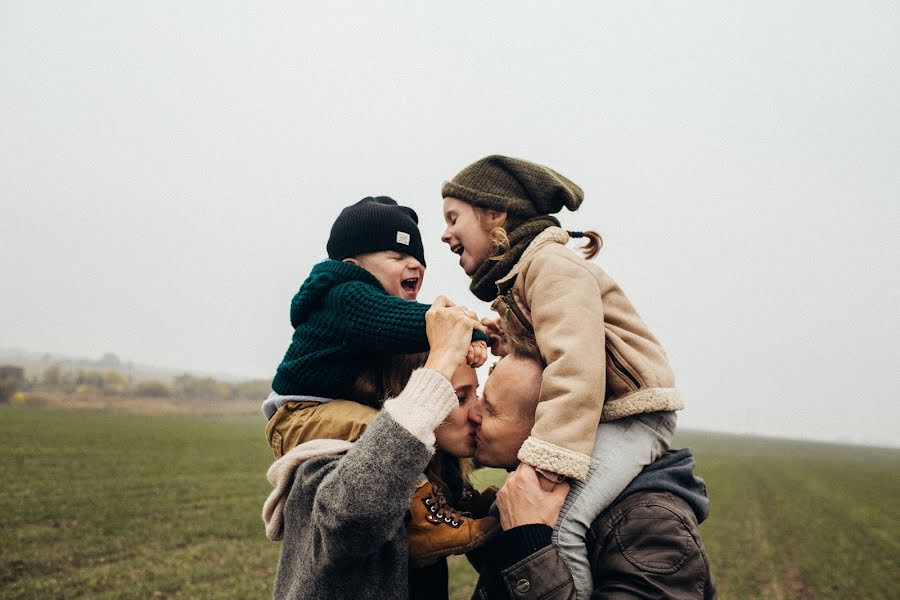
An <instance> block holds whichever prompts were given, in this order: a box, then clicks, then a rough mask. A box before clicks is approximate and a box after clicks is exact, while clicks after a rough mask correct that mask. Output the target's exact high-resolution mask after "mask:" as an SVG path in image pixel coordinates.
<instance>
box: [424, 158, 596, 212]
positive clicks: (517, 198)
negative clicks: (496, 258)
mask: <svg viewBox="0 0 900 600" xmlns="http://www.w3.org/2000/svg"><path fill="white" fill-rule="evenodd" d="M441 195H442V196H443V197H444V198H447V197H453V198H458V199H460V200H464V201H465V202H468V203H470V204H472V205H474V206H479V207H481V208H486V209H493V210H498V211H505V212H507V213H509V214H512V215H518V216H521V217H525V218H530V217H533V216H537V215H550V214H553V213H558V212H559V211H561V210H562V209H563V207H565V208H568V209H569V210H578V207H579V206H580V205H581V201H582V200H583V199H584V193H583V192H582V191H581V188H580V187H578V186H577V185H575V184H574V183H572V182H571V181H569V180H568V179H566V178H565V177H563V176H562V175H560V174H559V173H557V172H556V171H554V170H553V169H550V168H548V167H545V166H543V165H539V164H536V163H533V162H528V161H527V160H522V159H520V158H510V157H508V156H500V155H496V154H495V155H493V156H488V157H485V158H482V159H481V160H478V161H475V162H474V163H472V164H471V165H469V166H468V167H466V168H465V169H463V170H462V171H460V172H459V173H458V174H457V175H456V177H454V178H453V179H451V180H450V181H445V182H444V187H443V188H442V189H441Z"/></svg>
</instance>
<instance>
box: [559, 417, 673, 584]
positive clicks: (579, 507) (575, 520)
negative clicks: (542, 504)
mask: <svg viewBox="0 0 900 600" xmlns="http://www.w3.org/2000/svg"><path fill="white" fill-rule="evenodd" d="M676 420H677V418H676V416H675V413H674V412H654V413H646V414H643V415H635V416H633V417H626V418H624V419H619V420H617V421H610V422H604V423H600V426H599V427H597V438H596V441H595V442H594V450H593V452H592V453H591V467H590V470H589V471H588V476H587V480H586V481H584V482H581V481H574V480H571V481H570V483H571V485H572V488H571V490H569V495H568V496H567V497H566V501H565V503H564V504H563V507H562V510H561V511H560V513H559V522H558V523H557V525H556V530H555V531H554V532H553V541H554V543H555V544H556V545H557V546H558V548H559V553H560V555H561V556H562V559H563V561H565V563H566V566H568V567H569V571H570V572H571V573H572V577H573V579H574V580H575V592H576V596H577V598H578V599H579V600H587V599H588V598H590V596H591V591H592V590H593V587H594V584H593V578H592V577H591V568H590V564H589V563H588V554H587V546H586V545H585V540H586V536H587V531H588V528H589V527H590V526H591V523H593V521H594V519H596V518H597V515H599V514H600V513H601V512H603V511H604V510H605V509H606V508H607V507H609V505H610V504H611V503H612V501H613V500H615V499H616V498H617V497H618V495H619V494H621V493H622V491H623V490H624V489H625V488H626V487H627V486H628V484H629V483H631V480H632V479H634V478H635V477H636V476H637V474H638V473H640V472H641V469H643V468H644V467H645V466H646V465H649V464H650V463H652V462H653V461H655V460H656V459H657V458H659V457H660V455H661V454H663V453H664V452H665V451H666V450H668V449H669V444H671V442H672V436H673V434H674V433H675V423H676Z"/></svg>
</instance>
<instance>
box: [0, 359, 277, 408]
mask: <svg viewBox="0 0 900 600" xmlns="http://www.w3.org/2000/svg"><path fill="white" fill-rule="evenodd" d="M270 390H271V387H270V382H269V381H266V380H262V379H254V380H250V381H241V382H238V383H227V382H224V381H219V380H217V379H213V378H212V377H195V376H193V375H187V374H185V375H179V376H177V377H174V378H173V379H172V380H171V381H162V380H158V379H139V380H136V379H134V378H132V377H131V376H130V375H127V374H126V373H123V372H122V371H120V370H118V369H109V370H91V369H78V370H75V371H70V370H65V369H62V368H61V367H59V366H58V365H54V366H51V367H48V368H47V369H46V370H44V372H43V373H42V374H41V375H40V376H37V377H32V378H26V377H25V370H24V369H23V368H22V367H18V366H12V365H8V366H0V402H9V400H10V398H12V396H13V394H15V393H16V392H34V393H54V394H90V395H102V396H110V397H116V396H117V397H135V398H170V399H174V400H184V401H196V400H221V401H232V400H258V401H262V400H263V399H264V398H265V397H266V396H267V395H268V394H269V391H270Z"/></svg>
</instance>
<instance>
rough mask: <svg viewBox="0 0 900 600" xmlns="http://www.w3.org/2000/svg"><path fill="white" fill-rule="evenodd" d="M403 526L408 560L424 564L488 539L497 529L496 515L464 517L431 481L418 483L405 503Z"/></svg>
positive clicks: (471, 548)
mask: <svg viewBox="0 0 900 600" xmlns="http://www.w3.org/2000/svg"><path fill="white" fill-rule="evenodd" d="M409 514H410V516H409V517H408V519H407V523H406V530H407V535H408V538H409V562H410V564H411V565H412V566H413V567H425V566H428V565H430V564H433V563H434V562H435V561H436V560H437V559H439V558H441V557H444V556H448V555H450V554H463V553H465V552H468V551H469V550H473V549H475V548H477V547H478V546H480V545H482V544H483V543H484V542H485V541H487V540H488V539H490V538H491V537H492V536H493V535H494V534H495V533H497V531H498V530H499V529H500V521H499V520H498V519H497V518H496V517H484V518H483V519H473V518H471V517H466V516H464V515H463V514H462V513H460V512H459V511H458V510H456V509H454V508H453V507H452V506H450V505H449V504H448V503H447V499H446V498H445V497H444V495H443V494H441V493H440V492H439V491H438V490H437V489H436V488H435V487H434V486H433V485H431V482H426V483H424V484H422V485H420V486H419V488H418V489H417V490H416V493H415V495H414V496H413V499H412V503H411V504H410V506H409Z"/></svg>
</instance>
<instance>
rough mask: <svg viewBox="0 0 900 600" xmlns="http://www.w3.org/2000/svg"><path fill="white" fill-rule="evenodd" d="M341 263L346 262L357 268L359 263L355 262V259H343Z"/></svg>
mask: <svg viewBox="0 0 900 600" xmlns="http://www.w3.org/2000/svg"><path fill="white" fill-rule="evenodd" d="M341 262H348V263H352V264H354V265H356V266H357V267H358V266H359V261H358V260H356V259H355V258H345V259H344V260H342V261H341Z"/></svg>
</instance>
